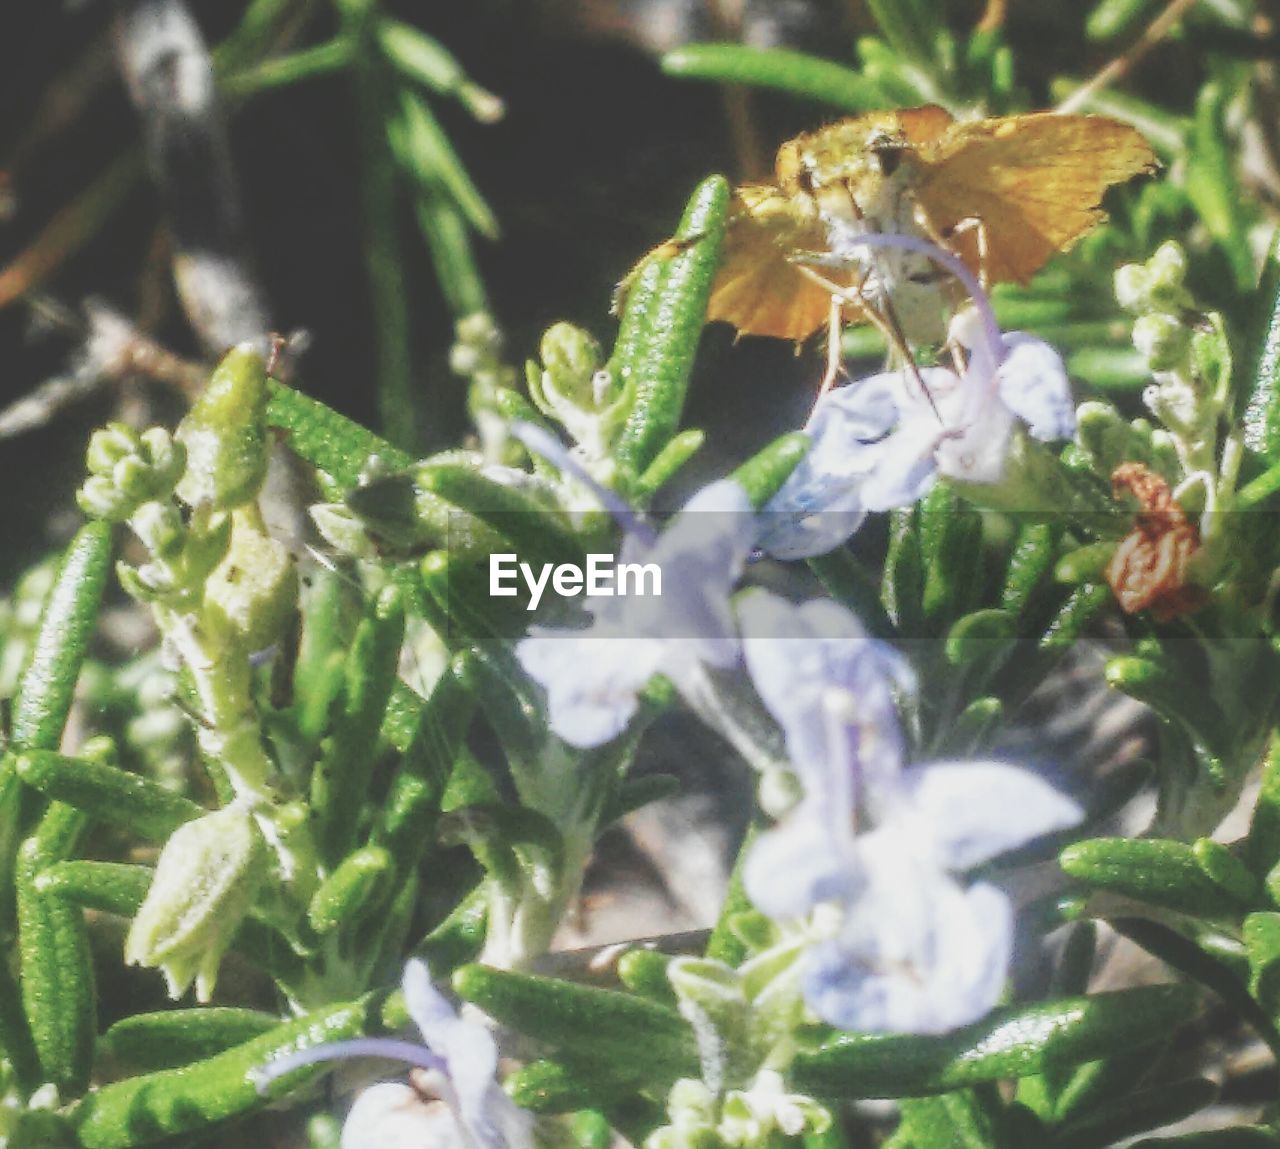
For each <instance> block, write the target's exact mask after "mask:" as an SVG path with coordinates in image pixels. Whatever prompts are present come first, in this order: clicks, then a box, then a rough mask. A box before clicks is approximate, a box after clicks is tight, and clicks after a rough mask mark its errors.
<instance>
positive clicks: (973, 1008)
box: [802, 865, 1013, 1033]
mask: <svg viewBox="0 0 1280 1149" xmlns="http://www.w3.org/2000/svg"><path fill="white" fill-rule="evenodd" d="M1012 919H1013V914H1012V908H1011V907H1010V905H1009V901H1008V899H1007V898H1006V897H1005V896H1004V895H1003V894H1002V893H1001V892H1000V891H999V890H997V889H996V888H995V887H994V886H988V885H977V886H974V887H973V888H972V889H970V890H967V891H966V890H964V889H962V888H961V887H960V886H959V885H957V884H956V883H955V882H953V881H952V880H951V879H949V878H947V877H946V876H945V875H944V874H942V873H940V872H937V871H935V872H933V873H932V874H930V873H929V872H928V871H927V870H925V869H922V868H921V867H918V866H916V867H911V866H910V865H908V868H907V870H906V871H905V872H904V871H903V869H902V868H901V867H900V866H894V867H893V868H892V872H891V873H888V874H885V873H884V872H883V871H882V872H881V873H880V874H879V875H878V876H877V878H876V880H875V881H874V882H873V883H872V886H871V888H870V889H869V890H868V892H867V893H864V895H863V896H862V897H861V898H860V899H859V901H858V902H857V903H856V906H855V907H854V908H853V910H852V911H851V913H850V915H849V917H848V918H847V919H846V922H845V926H844V929H843V931H842V932H841V934H840V936H839V937H838V938H835V939H832V940H830V941H826V942H823V943H821V944H820V945H818V946H815V947H814V948H813V950H811V951H810V954H809V957H808V961H807V963H806V968H805V971H804V974H803V975H802V981H803V985H804V994H805V1000H806V1001H807V1002H808V1003H809V1005H810V1007H811V1008H812V1009H813V1010H814V1012H815V1013H816V1014H817V1015H818V1016H819V1017H821V1018H822V1019H823V1020H825V1021H827V1022H829V1023H831V1024H832V1025H835V1026H837V1027H839V1028H841V1029H849V1030H855V1031H863V1032H873V1033H883V1032H892V1033H944V1032H946V1031H947V1030H950V1029H955V1028H956V1027H958V1026H961V1025H967V1024H968V1023H969V1022H972V1021H976V1020H977V1019H978V1018H980V1017H982V1016H983V1015H984V1014H986V1013H987V1012H988V1011H989V1010H990V1009H991V1008H992V1007H993V1006H994V1005H995V1004H996V1002H997V1001H998V1000H999V996H1000V991H1001V988H1002V987H1003V985H1004V980H1005V976H1006V973H1007V970H1008V965H1009V957H1010V954H1011V952H1012V936H1013V920H1012Z"/></svg>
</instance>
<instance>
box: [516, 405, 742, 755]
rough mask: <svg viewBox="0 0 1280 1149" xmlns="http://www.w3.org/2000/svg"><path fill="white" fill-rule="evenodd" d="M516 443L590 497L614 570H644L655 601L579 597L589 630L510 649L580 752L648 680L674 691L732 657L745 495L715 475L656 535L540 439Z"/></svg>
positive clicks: (611, 729) (619, 718)
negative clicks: (614, 551)
mask: <svg viewBox="0 0 1280 1149" xmlns="http://www.w3.org/2000/svg"><path fill="white" fill-rule="evenodd" d="M517 430H518V432H519V437H520V438H521V440H522V441H524V442H525V443H526V445H527V446H530V447H532V448H533V449H535V450H537V451H538V452H539V454H542V455H545V456H547V457H548V458H550V459H551V460H552V461H553V462H555V463H557V464H558V465H560V466H561V469H562V470H564V471H566V472H567V473H569V474H571V475H573V476H574V477H575V478H577V479H578V480H579V481H580V482H582V483H584V484H587V485H589V487H590V488H591V489H592V490H593V491H594V492H596V494H597V497H598V498H599V500H600V502H601V503H602V504H603V505H604V506H605V507H606V508H608V509H609V510H610V511H611V512H613V513H614V515H615V517H616V518H617V519H618V520H619V522H620V524H621V525H622V527H623V542H622V548H621V552H620V554H619V556H618V562H619V564H623V563H637V564H652V565H655V566H657V568H658V569H659V570H660V571H661V572H662V593H661V595H637V594H631V595H614V596H610V597H605V598H599V597H588V598H587V600H586V611H587V613H588V615H589V616H590V619H591V624H590V626H588V627H586V628H585V629H582V630H562V629H554V628H537V629H535V630H533V631H532V632H531V634H530V637H528V638H526V639H524V640H523V641H522V642H520V643H519V644H518V645H517V647H516V657H517V658H518V659H519V660H520V665H521V666H523V667H524V669H525V672H526V673H527V674H528V675H529V676H530V677H531V678H533V679H534V680H535V681H536V682H538V683H539V684H540V685H541V686H542V688H543V689H544V690H545V691H546V692H547V708H548V711H549V714H550V722H551V729H552V731H553V732H554V733H555V734H557V735H558V736H559V737H560V738H562V739H563V740H564V741H565V742H567V743H569V744H570V745H571V746H575V747H578V748H579V749H587V748H590V747H592V746H599V745H602V744H603V743H605V742H608V741H610V740H611V739H613V738H616V737H617V736H618V735H619V734H621V733H622V731H623V730H625V729H626V726H627V723H628V722H630V721H631V718H632V716H633V715H634V714H635V712H636V709H637V708H638V706H639V696H640V691H641V690H642V689H643V688H644V686H645V684H646V683H648V682H649V680H650V679H651V678H653V676H654V675H655V674H664V675H666V676H667V677H669V678H671V679H672V681H673V682H675V683H676V685H677V686H678V685H679V684H680V682H681V681H682V680H683V679H685V678H686V677H688V676H689V674H690V673H691V672H692V671H694V670H696V669H697V668H698V667H699V666H700V665H703V664H706V665H709V666H717V667H726V666H730V665H732V664H733V663H734V662H735V661H736V659H737V655H738V643H737V637H736V631H735V629H734V625H733V615H732V612H731V611H730V609H729V593H730V592H731V591H732V589H733V587H734V584H735V583H736V582H737V581H738V577H739V575H740V574H741V572H742V567H743V564H744V563H745V562H746V560H747V557H748V556H749V555H750V553H751V551H752V548H753V547H754V545H755V540H756V534H757V531H758V523H757V520H756V516H755V512H754V510H753V508H752V506H751V502H750V500H749V499H748V498H747V493H746V491H744V490H743V489H742V487H741V486H739V485H738V484H737V483H735V482H733V481H731V480H728V479H723V480H721V481H719V482H716V483H712V484H711V485H710V486H707V487H704V488H703V489H702V490H701V491H699V492H698V493H697V494H696V495H694V496H693V498H692V499H690V500H689V502H688V503H686V504H685V506H684V508H683V509H682V510H681V511H680V513H679V514H678V515H676V517H675V519H674V520H673V521H672V522H671V523H670V525H669V526H668V527H667V529H666V530H665V531H663V532H662V533H661V534H660V535H655V534H654V532H653V531H652V530H651V529H650V528H649V527H648V526H647V525H646V524H643V523H641V522H639V520H638V517H637V516H636V514H635V512H634V511H632V510H631V509H630V508H629V507H626V505H625V504H621V505H619V504H620V500H619V499H618V496H617V495H616V494H615V493H614V492H612V491H608V490H606V489H604V488H601V487H600V486H599V484H598V483H596V482H595V480H594V479H592V478H591V477H590V476H589V475H587V474H586V473H585V472H584V471H583V469H582V467H581V466H580V464H578V463H577V462H576V461H575V460H573V459H572V458H571V457H570V456H569V455H568V453H567V452H566V451H565V450H564V448H563V447H561V446H560V445H559V444H558V443H556V442H555V441H554V440H552V439H550V437H549V436H546V435H543V434H541V433H539V434H538V435H537V436H530V435H529V434H528V432H529V430H531V429H529V428H519V429H517Z"/></svg>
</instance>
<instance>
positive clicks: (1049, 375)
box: [761, 234, 1075, 559]
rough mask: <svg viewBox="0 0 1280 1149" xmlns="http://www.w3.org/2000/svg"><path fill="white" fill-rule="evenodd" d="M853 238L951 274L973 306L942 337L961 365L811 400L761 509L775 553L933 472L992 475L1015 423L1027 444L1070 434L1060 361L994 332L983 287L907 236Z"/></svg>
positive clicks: (896, 499) (893, 501) (915, 495)
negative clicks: (786, 465)
mask: <svg viewBox="0 0 1280 1149" xmlns="http://www.w3.org/2000/svg"><path fill="white" fill-rule="evenodd" d="M855 241H856V242H857V243H858V244H859V245H860V246H868V247H893V248H905V249H907V250H910V251H913V252H919V253H920V254H926V255H928V256H929V257H930V258H932V259H935V260H937V261H938V262H939V263H942V264H943V265H944V266H946V267H947V268H948V269H949V270H951V271H952V272H953V273H954V274H956V275H957V276H958V277H959V278H961V279H962V281H963V282H964V283H965V285H966V287H967V288H968V290H969V291H970V293H971V295H972V298H973V304H974V305H973V307H972V308H968V309H966V310H964V311H961V312H960V313H959V314H957V315H956V316H955V318H954V319H953V320H952V321H951V326H950V331H949V341H950V343H951V344H952V345H953V346H955V347H957V348H960V349H963V350H964V352H965V353H966V354H967V363H966V365H965V368H964V370H963V371H962V372H961V373H959V374H957V373H956V372H955V371H952V370H949V369H947V368H944V367H924V368H919V369H917V370H916V371H906V370H903V371H894V372H884V373H881V374H878V375H872V376H870V377H869V378H867V379H863V380H861V381H860V382H857V383H851V384H849V385H847V386H845V387H839V388H836V389H835V390H833V391H830V392H828V393H827V394H826V395H824V396H823V397H822V398H821V399H819V400H818V403H817V405H816V406H815V407H814V410H813V414H812V416H811V417H810V419H809V423H808V425H807V426H806V427H805V430H806V431H807V432H808V434H809V435H810V437H811V438H812V440H813V445H812V447H811V448H810V450H809V453H808V455H806V456H805V458H804V459H802V460H801V461H800V464H799V466H797V467H796V469H795V470H794V471H793V472H792V473H791V475H790V477H789V478H788V479H787V481H786V482H785V483H784V484H783V486H782V487H781V488H780V489H779V491H778V492H777V494H776V495H774V497H773V498H772V499H771V500H770V501H769V503H768V504H767V505H766V506H765V508H764V515H765V518H766V520H767V522H768V526H767V528H766V530H765V531H764V532H763V534H762V537H761V546H762V547H763V549H764V550H765V551H767V552H768V553H769V554H771V555H773V556H774V557H776V558H782V559H795V558H809V557H811V556H813V555H819V554H825V553H826V552H827V551H829V550H832V549H833V548H835V547H837V546H839V545H840V544H841V543H843V542H844V541H845V540H846V539H848V538H849V536H850V535H852V534H853V532H854V531H856V530H857V529H858V527H859V526H860V525H861V524H862V520H863V518H864V517H865V516H866V514H867V512H869V511H885V510H889V509H891V508H893V507H903V506H909V505H910V504H911V503H914V502H915V501H916V500H917V499H919V498H920V497H921V496H922V495H923V494H925V493H926V492H927V491H928V489H929V488H930V487H931V486H932V485H933V483H934V481H935V480H936V478H937V477H938V476H939V475H943V476H946V477H948V478H952V479H959V480H963V481H965V482H970V483H997V482H999V481H1000V479H1001V478H1002V477H1003V474H1004V465H1005V458H1006V456H1007V455H1008V452H1009V445H1010V442H1011V440H1012V437H1013V432H1014V429H1015V427H1016V426H1017V422H1018V420H1022V421H1023V422H1025V423H1026V424H1027V429H1028V431H1029V432H1030V433H1031V435H1032V436H1033V437H1034V438H1036V439H1041V440H1045V441H1048V440H1054V439H1068V438H1070V437H1071V436H1072V435H1073V434H1074V433H1075V409H1074V407H1073V405H1072V399H1071V388H1070V384H1069V382H1068V380H1067V372H1066V368H1065V366H1064V365H1063V362H1062V359H1061V357H1060V356H1059V355H1058V353H1057V352H1056V351H1055V350H1054V349H1053V348H1052V347H1050V346H1049V345H1048V344H1047V343H1045V342H1044V341H1043V340H1040V339H1037V338H1035V337H1034V336H1032V335H1027V334H1025V333H1024V332H1017V331H1015V332H1010V333H1008V334H1002V333H1001V332H1000V330H999V328H998V327H997V326H996V323H995V317H994V313H993V312H992V310H991V305H990V301H989V300H988V299H987V297H986V294H985V293H984V292H983V291H982V289H981V287H980V286H979V285H978V283H977V282H976V281H975V280H974V279H973V276H972V275H971V274H970V273H969V271H968V269H967V268H965V267H964V265H963V264H962V263H960V262H959V261H958V260H956V259H955V257H954V256H952V255H950V253H948V252H944V251H942V250H941V249H940V248H936V247H934V246H933V245H931V244H928V243H925V242H924V241H923V240H918V239H915V238H914V237H911V236H899V235H874V234H869V235H862V236H858V237H852V238H851V239H850V242H855Z"/></svg>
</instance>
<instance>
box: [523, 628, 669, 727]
mask: <svg viewBox="0 0 1280 1149" xmlns="http://www.w3.org/2000/svg"><path fill="white" fill-rule="evenodd" d="M662 655H663V644H662V643H661V642H659V641H656V640H654V639H645V638H610V637H607V636H605V635H603V634H596V633H593V632H592V631H586V632H574V631H559V632H557V631H554V630H544V631H541V632H540V633H538V634H535V635H533V636H531V637H529V638H526V639H523V640H521V642H519V643H518V644H517V645H516V658H517V659H519V661H520V665H521V666H522V667H524V670H525V673H526V674H528V675H529V677H530V678H532V679H533V680H534V681H535V682H537V683H538V684H539V685H541V686H542V688H543V689H544V690H545V691H546V692H547V709H548V712H549V716H550V723H551V730H552V732H553V733H554V734H556V736H557V737H559V738H562V739H563V740H564V741H565V742H567V743H568V744H569V745H570V746H576V747H577V748H578V749H580V750H587V749H590V748H591V747H593V746H602V745H603V744H604V743H606V742H610V741H612V740H613V739H614V738H616V737H617V736H618V735H619V734H621V733H622V732H623V730H625V729H626V727H627V723H628V722H630V721H631V717H632V715H634V714H635V712H636V709H637V707H638V706H639V694H640V691H641V690H642V689H644V686H645V684H646V683H647V682H648V681H649V679H650V678H652V677H653V675H654V674H655V673H656V672H657V670H658V664H659V662H660V661H661V658H662Z"/></svg>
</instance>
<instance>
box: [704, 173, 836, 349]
mask: <svg viewBox="0 0 1280 1149" xmlns="http://www.w3.org/2000/svg"><path fill="white" fill-rule="evenodd" d="M826 247H827V234H826V228H825V227H824V225H823V224H822V222H821V221H820V220H819V218H818V212H817V206H816V205H815V204H814V203H813V201H812V199H810V198H809V197H807V196H789V195H787V194H785V193H784V192H782V191H780V190H779V189H778V188H775V187H770V186H767V185H763V184H754V185H747V186H745V187H740V188H737V189H736V190H735V191H734V205H733V208H732V210H731V212H730V215H729V222H728V226H727V229H726V231H725V240H724V250H723V253H722V255H721V260H720V267H719V269H718V270H717V272H716V277H715V280H714V282H713V283H712V285H711V298H710V301H709V303H708V305H707V319H708V320H713V319H722V320H724V321H725V322H727V323H732V324H733V326H734V327H736V328H737V329H738V332H739V334H742V335H769V336H773V337H775V338H778V339H793V340H795V341H797V342H799V341H801V340H804V339H807V338H808V337H809V336H810V335H812V334H813V333H814V332H815V331H817V330H818V329H819V328H821V327H823V326H824V325H825V324H826V322H827V317H828V314H829V312H830V309H831V295H830V293H829V292H828V291H826V290H824V289H823V288H821V287H819V286H818V285H817V284H815V283H814V282H813V281H812V280H810V279H808V278H807V277H806V276H805V275H804V274H803V273H802V272H801V271H800V270H799V269H798V267H797V265H796V264H795V262H793V257H795V256H797V255H803V254H804V253H805V252H822V251H825V250H826Z"/></svg>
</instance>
